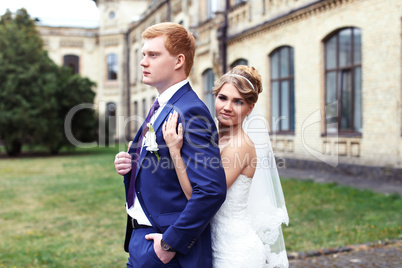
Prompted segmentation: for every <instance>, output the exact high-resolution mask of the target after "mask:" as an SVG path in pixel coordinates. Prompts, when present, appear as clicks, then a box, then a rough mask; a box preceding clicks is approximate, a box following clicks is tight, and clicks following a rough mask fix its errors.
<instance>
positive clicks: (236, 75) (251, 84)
mask: <svg viewBox="0 0 402 268" xmlns="http://www.w3.org/2000/svg"><path fill="white" fill-rule="evenodd" d="M226 75H228V76H234V77H241V78H243V79H246V81H247V82H248V83H249V84H250V86H251V88H252V89H253V90H254V91H255V89H254V86H253V83H251V81H250V80H248V79H247V77H245V76H243V75H240V74H226Z"/></svg>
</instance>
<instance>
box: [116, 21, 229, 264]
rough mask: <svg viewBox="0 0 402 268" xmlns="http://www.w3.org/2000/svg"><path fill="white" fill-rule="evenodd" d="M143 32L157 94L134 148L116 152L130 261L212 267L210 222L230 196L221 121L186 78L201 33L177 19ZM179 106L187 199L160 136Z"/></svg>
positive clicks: (146, 69) (145, 65)
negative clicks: (221, 150)
mask: <svg viewBox="0 0 402 268" xmlns="http://www.w3.org/2000/svg"><path fill="white" fill-rule="evenodd" d="M142 37H143V39H144V45H143V47H142V54H143V56H144V57H143V59H142V61H141V66H142V69H143V82H144V83H145V84H147V85H150V86H153V87H155V88H156V89H157V91H158V97H157V99H156V101H155V103H154V105H153V106H152V109H151V111H150V114H149V118H147V119H146V122H145V124H144V125H143V126H142V127H141V128H140V130H139V131H138V133H137V135H136V136H135V138H134V140H133V143H132V145H131V147H130V149H129V151H128V153H125V152H120V153H119V154H117V155H116V159H115V167H116V170H117V173H118V174H120V175H124V185H125V189H126V197H127V203H126V210H127V214H128V221H127V230H126V240H125V245H124V248H125V250H126V251H127V252H129V259H128V263H127V267H136V268H137V267H146V268H152V267H199V268H208V267H212V252H211V251H212V249H211V233H210V225H209V222H210V220H211V219H212V217H213V216H214V215H215V213H216V212H217V210H218V209H219V207H220V206H221V204H222V203H223V201H224V200H225V197H226V180H225V173H224V170H223V168H222V165H221V158H220V153H219V148H218V147H217V146H216V145H217V144H218V140H217V138H218V137H217V130H216V127H215V123H214V121H213V119H212V118H211V115H210V113H209V111H208V109H207V107H206V106H205V105H204V103H203V102H202V101H201V100H200V99H199V98H198V96H197V95H196V93H195V92H194V91H193V90H192V88H191V86H190V84H189V82H188V80H187V77H188V75H189V73H190V70H191V68H192V65H193V60H194V54H195V40H194V37H193V35H192V34H191V33H189V32H187V30H186V29H185V28H184V27H183V26H181V25H180V24H176V23H160V24H156V25H153V26H151V27H149V28H148V29H146V30H145V31H144V32H143V34H142ZM155 106H156V107H155ZM173 111H177V112H178V113H179V115H180V118H179V121H180V122H181V123H182V124H183V133H184V143H183V147H182V158H183V160H184V163H185V164H186V167H187V173H188V176H189V178H190V181H191V185H192V188H193V190H192V196H191V198H190V199H189V200H187V198H186V196H185V195H184V193H183V191H182V189H181V187H180V184H179V181H178V178H177V175H176V172H175V170H174V165H173V162H172V159H171V158H170V155H169V150H168V148H167V146H166V144H165V141H164V140H163V136H162V127H161V126H162V125H163V123H164V122H165V121H166V120H167V119H168V116H169V114H171V113H173ZM148 121H149V123H151V124H152V128H147V125H146V123H148ZM148 126H150V125H149V124H148ZM152 130H154V131H155V134H156V144H155V143H153V146H148V147H147V146H146V145H150V143H149V142H150V141H149V140H147V142H146V143H144V140H143V136H142V135H144V134H146V133H147V131H148V134H149V131H150V132H151V133H152ZM153 134H154V133H152V135H147V137H152V136H154V135H153ZM151 147H152V148H151ZM156 147H157V148H156ZM152 150H156V151H153V152H152ZM137 152H138V153H137Z"/></svg>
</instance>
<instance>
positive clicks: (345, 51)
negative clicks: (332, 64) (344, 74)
mask: <svg viewBox="0 0 402 268" xmlns="http://www.w3.org/2000/svg"><path fill="white" fill-rule="evenodd" d="M351 63H352V29H345V30H342V31H341V32H340V33H339V67H345V66H349V65H350V64H351Z"/></svg>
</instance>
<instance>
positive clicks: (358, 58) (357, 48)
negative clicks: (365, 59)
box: [353, 28, 362, 64]
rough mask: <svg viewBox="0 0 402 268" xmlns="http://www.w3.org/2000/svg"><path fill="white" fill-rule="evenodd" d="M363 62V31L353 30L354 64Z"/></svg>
mask: <svg viewBox="0 0 402 268" xmlns="http://www.w3.org/2000/svg"><path fill="white" fill-rule="evenodd" d="M361 62H362V34H361V30H360V29H357V28H354V29H353V63H355V64H359V63H361Z"/></svg>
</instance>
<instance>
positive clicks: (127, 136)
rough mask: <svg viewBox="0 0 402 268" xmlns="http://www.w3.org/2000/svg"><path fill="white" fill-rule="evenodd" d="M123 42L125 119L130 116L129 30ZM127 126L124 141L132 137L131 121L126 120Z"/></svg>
mask: <svg viewBox="0 0 402 268" xmlns="http://www.w3.org/2000/svg"><path fill="white" fill-rule="evenodd" d="M125 41H126V86H127V88H126V90H127V98H126V99H127V103H126V105H127V109H126V111H127V118H129V117H130V116H131V109H130V107H131V90H130V89H131V85H130V28H129V29H128V30H127V32H126V33H125ZM126 124H127V125H125V126H124V127H125V130H126V131H125V132H126V135H125V139H127V138H128V139H129V140H131V139H132V135H131V120H128V121H127V122H126Z"/></svg>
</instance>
